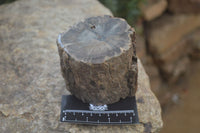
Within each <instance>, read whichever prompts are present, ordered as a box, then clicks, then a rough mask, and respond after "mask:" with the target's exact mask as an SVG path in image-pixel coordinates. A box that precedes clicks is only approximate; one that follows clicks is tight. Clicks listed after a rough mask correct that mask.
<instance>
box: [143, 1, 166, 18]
mask: <svg viewBox="0 0 200 133" xmlns="http://www.w3.org/2000/svg"><path fill="white" fill-rule="evenodd" d="M166 9H167V0H148V1H146V2H145V3H144V4H142V5H141V10H142V13H143V16H144V19H145V20H147V21H151V20H153V19H155V18H157V17H159V16H160V15H161V14H162V13H163V12H164V11H165V10H166Z"/></svg>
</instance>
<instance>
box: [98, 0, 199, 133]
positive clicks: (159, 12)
mask: <svg viewBox="0 0 200 133" xmlns="http://www.w3.org/2000/svg"><path fill="white" fill-rule="evenodd" d="M100 1H101V2H102V3H103V4H104V5H105V6H106V7H108V8H109V9H110V10H111V11H112V12H113V13H114V15H115V16H119V17H123V18H125V19H126V20H128V22H129V23H130V24H131V25H132V26H133V27H135V28H136V33H137V55H138V56H139V58H140V59H141V61H142V63H143V64H144V67H145V70H146V71H147V73H148V75H149V76H150V81H151V86H152V90H153V91H154V93H155V94H156V96H157V97H158V99H159V101H160V103H161V106H162V109H163V112H164V113H163V119H164V129H163V130H162V132H163V133H168V132H182V133H188V132H199V129H200V127H199V126H198V124H197V123H200V114H199V113H198V112H200V106H199V104H198V101H199V100H200V91H199V88H200V65H199V64H200V0H125V1H121V0H100Z"/></svg>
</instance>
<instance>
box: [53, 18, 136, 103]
mask: <svg viewBox="0 0 200 133" xmlns="http://www.w3.org/2000/svg"><path fill="white" fill-rule="evenodd" d="M134 43H135V31H134V29H133V28H131V27H130V26H129V25H128V24H127V22H126V21H125V20H123V19H120V18H114V17H110V16H99V17H91V18H88V19H86V20H85V21H83V22H80V23H78V24H77V25H75V26H74V27H72V28H71V29H69V30H68V31H67V32H65V33H63V34H60V35H59V37H58V40H57V45H58V51H59V55H60V64H61V71H62V75H63V77H64V79H65V82H66V86H67V87H69V88H67V89H68V90H69V91H70V92H71V93H72V94H73V95H75V96H76V97H77V98H79V99H81V100H82V101H84V102H88V103H93V104H97V105H98V104H111V103H114V102H117V101H119V100H120V98H126V97H127V96H131V95H135V92H136V88H137V58H136V49H135V44H134Z"/></svg>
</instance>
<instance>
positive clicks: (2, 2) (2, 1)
mask: <svg viewBox="0 0 200 133" xmlns="http://www.w3.org/2000/svg"><path fill="white" fill-rule="evenodd" d="M13 1H15V0H0V5H2V4H6V3H10V2H13Z"/></svg>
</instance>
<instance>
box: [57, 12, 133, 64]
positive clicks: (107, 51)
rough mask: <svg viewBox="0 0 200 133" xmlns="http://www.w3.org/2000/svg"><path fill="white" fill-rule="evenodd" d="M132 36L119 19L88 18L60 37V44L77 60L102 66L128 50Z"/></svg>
mask: <svg viewBox="0 0 200 133" xmlns="http://www.w3.org/2000/svg"><path fill="white" fill-rule="evenodd" d="M132 33H133V31H132V30H131V27H130V26H129V25H128V24H127V22H126V21H125V20H123V19H120V18H114V17H110V16H98V17H91V18H87V19H86V20H84V21H83V22H80V23H78V24H77V25H75V26H73V27H72V28H71V29H69V30H68V31H67V32H65V33H62V34H60V35H59V37H58V45H60V47H62V48H64V50H65V52H66V53H67V54H68V55H69V56H70V57H71V58H73V59H74V60H76V61H80V62H84V63H91V64H99V63H103V62H105V61H106V60H109V59H110V58H113V57H117V56H119V55H121V54H122V53H124V52H125V51H127V50H129V48H130V47H131V45H132V43H131V37H130V35H131V34H132Z"/></svg>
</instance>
